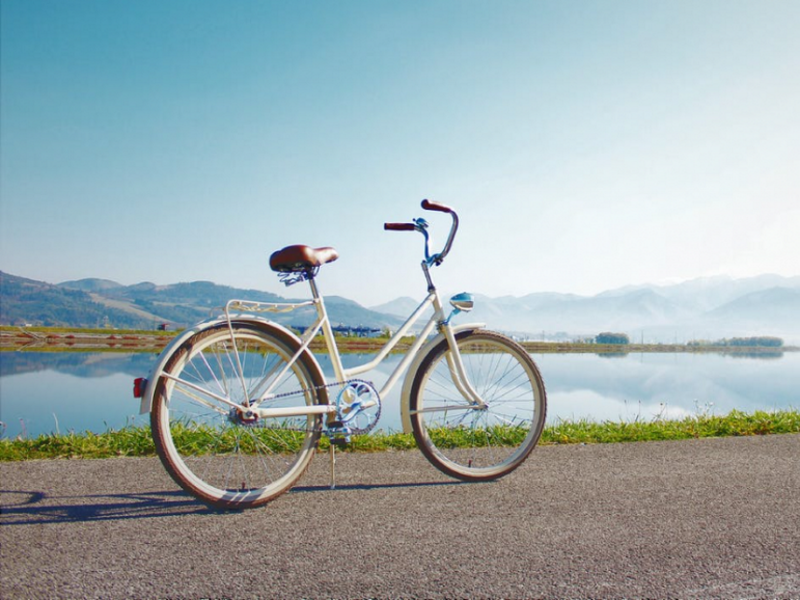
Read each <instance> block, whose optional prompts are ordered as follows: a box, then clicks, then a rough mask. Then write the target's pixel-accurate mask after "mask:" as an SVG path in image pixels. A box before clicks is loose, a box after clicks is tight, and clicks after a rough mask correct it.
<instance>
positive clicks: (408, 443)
mask: <svg viewBox="0 0 800 600" xmlns="http://www.w3.org/2000/svg"><path fill="white" fill-rule="evenodd" d="M782 433H800V411H797V410H779V411H772V412H767V411H756V412H754V413H744V412H742V411H738V410H734V411H732V412H730V413H728V414H727V415H724V416H716V415H706V414H703V415H697V416H691V417H686V418H684V419H681V420H667V419H660V418H659V419H655V420H652V421H639V420H637V421H632V422H612V421H605V422H600V423H598V422H594V421H589V420H579V421H567V420H559V421H557V422H556V423H553V424H550V425H548V426H547V427H546V428H545V430H544V432H543V433H542V437H541V440H540V442H539V443H540V444H541V445H556V444H608V443H620V442H644V441H658V440H686V439H695V438H707V437H729V436H753V435H770V434H782ZM187 435H189V434H187ZM204 435H206V433H205V432H203V431H199V432H196V436H197V440H196V443H197V444H200V445H202V444H203V436H204ZM328 447H329V445H328V440H327V438H326V437H325V436H322V438H321V440H320V450H323V451H324V450H327V449H328ZM415 447H416V443H415V441H414V436H413V435H411V434H403V433H373V434H371V435H361V436H353V438H352V442H351V443H350V444H349V446H347V448H345V451H348V452H382V451H387V450H409V449H413V448H415ZM154 455H155V446H154V444H153V438H152V436H151V434H150V427H149V426H141V427H126V428H124V429H120V430H111V431H107V432H105V433H99V434H96V433H91V432H85V433H69V434H46V435H40V436H39V437H37V438H33V439H0V461H22V460H34V459H55V458H113V457H121V456H154Z"/></svg>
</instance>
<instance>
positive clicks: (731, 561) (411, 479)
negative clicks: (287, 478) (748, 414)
mask: <svg viewBox="0 0 800 600" xmlns="http://www.w3.org/2000/svg"><path fill="white" fill-rule="evenodd" d="M327 467H328V465H327V462H326V460H325V457H324V456H318V457H317V459H316V460H315V463H314V465H313V466H312V468H311V470H310V471H309V473H308V475H307V476H306V477H305V478H304V479H303V480H301V482H300V486H299V487H297V488H295V490H293V491H292V492H290V493H289V494H286V495H284V496H283V497H281V498H279V499H278V500H276V501H274V502H273V503H271V504H270V505H268V506H267V507H266V508H263V509H258V510H255V511H246V512H242V513H216V512H213V511H210V510H207V509H206V508H204V507H203V506H202V505H200V504H198V503H196V502H194V501H193V500H192V499H191V498H190V497H188V496H186V495H184V494H183V493H181V492H179V491H176V486H175V485H174V484H173V483H172V481H171V480H170V479H169V478H168V477H167V475H166V474H165V472H164V471H163V469H161V467H160V464H159V463H158V461H157V459H155V460H151V459H114V460H98V461H77V460H76V461H34V462H27V463H19V464H8V463H5V464H2V465H0V490H2V492H1V493H0V503H1V504H2V517H0V523H1V524H2V527H0V543H2V546H1V549H0V560H1V561H2V563H1V569H0V597H2V598H57V597H60V598H79V597H104V598H125V597H145V598H155V597H171V598H175V597H183V598H198V597H212V598H219V597H228V598H245V597H248V598H253V597H276V598H306V597H324V598H329V597H332V598H362V597H363V598H366V597H450V598H452V597H463V598H467V597H470V598H474V597H623V596H624V597H686V598H689V597H721V598H732V597H738V598H760V597H781V598H798V597H800V435H783V436H769V437H759V438H737V439H734V438H729V439H718V440H697V441H688V442H664V443H661V442H658V443H656V442H650V443H637V444H614V445H596V446H592V445H590V446H566V447H542V448H538V449H537V450H536V451H535V452H534V453H533V454H532V455H531V458H530V459H529V460H528V461H527V462H526V464H525V465H523V466H522V467H521V468H520V469H519V470H518V471H517V472H515V473H514V474H513V475H511V476H509V477H507V478H506V479H503V480H501V481H499V482H495V483H489V484H461V483H457V482H453V481H451V480H448V479H446V478H444V477H443V476H440V475H439V474H438V471H436V470H434V469H433V467H431V466H430V465H428V463H427V462H425V460H424V459H423V458H422V457H421V456H420V455H419V454H418V453H417V452H393V453H384V454H375V455H363V454H362V455H344V454H340V455H339V457H338V462H337V479H338V487H337V489H336V490H333V491H332V490H330V489H328V488H327V481H326V479H327V473H328V472H327ZM330 515H333V516H335V517H337V520H336V521H332V520H330V519H329V516H330Z"/></svg>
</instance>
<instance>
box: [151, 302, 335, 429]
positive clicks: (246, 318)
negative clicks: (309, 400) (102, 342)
mask: <svg viewBox="0 0 800 600" xmlns="http://www.w3.org/2000/svg"><path fill="white" fill-rule="evenodd" d="M230 320H231V322H239V323H242V322H246V323H256V324H258V325H260V326H262V327H264V328H268V329H273V330H275V331H276V332H278V334H279V335H282V336H285V337H288V338H290V339H291V340H292V341H296V342H297V347H298V348H299V347H300V346H301V345H302V343H303V342H302V340H301V339H300V338H299V337H297V335H296V334H295V333H294V332H292V331H291V330H289V329H287V328H286V327H284V326H283V325H279V324H278V323H275V322H274V321H270V320H269V319H265V318H263V317H259V316H257V315H253V314H247V313H243V314H232V315H230ZM227 322H228V318H227V317H226V316H225V315H220V316H218V317H212V318H211V319H207V320H205V321H201V322H200V323H197V324H196V325H194V326H192V327H190V328H189V329H186V330H184V331H182V332H181V333H180V334H179V335H177V336H175V338H173V340H172V341H171V342H170V343H169V344H167V346H166V347H165V348H164V349H163V350H162V351H161V354H160V355H159V357H158V361H157V362H156V364H155V366H154V367H153V370H152V371H150V376H149V377H148V378H147V386H146V388H145V390H144V394H142V400H141V402H140V404H139V414H140V415H143V414H145V413H148V412H150V409H151V407H152V405H153V395H154V394H155V389H156V380H157V379H158V374H159V373H160V372H161V371H162V370H163V369H164V367H165V366H166V364H167V360H169V358H170V356H172V353H173V352H174V351H175V350H177V349H178V348H179V347H180V346H181V344H183V343H184V342H185V341H186V340H188V339H189V338H190V337H192V336H193V335H195V334H197V333H200V332H201V331H203V330H205V329H209V328H211V327H216V326H218V325H220V324H227ZM308 354H309V355H310V356H311V357H312V359H313V354H311V353H310V352H309V353H308ZM314 363H315V364H316V365H317V369H318V370H319V372H320V374H321V373H322V369H320V367H319V364H318V363H317V361H316V359H314ZM323 381H324V379H323Z"/></svg>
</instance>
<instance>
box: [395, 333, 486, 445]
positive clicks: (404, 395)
mask: <svg viewBox="0 0 800 600" xmlns="http://www.w3.org/2000/svg"><path fill="white" fill-rule="evenodd" d="M484 327H486V324H485V323H464V324H463V325H457V326H453V327H451V329H452V331H453V335H458V334H459V333H462V332H464V331H474V330H476V329H483V328H484ZM443 339H444V334H443V333H440V334H438V335H437V336H435V337H433V338H431V339H430V341H428V343H426V344H425V345H424V346H423V347H422V348H420V350H419V352H417V355H416V356H415V357H414V360H413V361H412V362H411V365H409V367H408V371H407V372H406V378H405V381H403V389H402V391H401V392H400V418H401V422H402V424H403V433H411V432H412V429H411V413H410V406H411V386H412V385H413V384H414V376H415V375H416V373H417V369H419V366H420V364H421V363H422V361H423V360H424V359H425V357H426V356H428V353H429V352H430V351H431V350H432V349H433V347H434V346H436V344H438V343H439V342H441V341H442V340H443Z"/></svg>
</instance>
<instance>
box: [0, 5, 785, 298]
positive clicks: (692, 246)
mask: <svg viewBox="0 0 800 600" xmlns="http://www.w3.org/2000/svg"><path fill="white" fill-rule="evenodd" d="M0 10H1V11H2V13H0V24H1V26H2V32H1V33H2V35H1V36H0V38H1V40H2V41H1V42H0V43H1V44H2V46H1V47H0V66H1V69H2V70H1V72H0V76H1V78H0V84H1V85H0V161H1V162H0V177H1V178H0V269H2V270H4V271H6V272H9V273H12V274H15V275H21V276H25V277H29V278H33V279H42V280H45V281H49V282H51V283H57V282H61V281H65V280H69V279H79V278H84V277H101V278H107V279H113V280H116V281H119V282H120V283H123V284H132V283H138V282H140V281H153V282H155V283H158V284H166V283H175V282H179V281H193V280H211V281H214V282H217V283H222V284H228V285H234V286H239V287H249V288H256V289H263V290H269V291H274V292H277V293H281V294H283V295H287V294H289V295H298V294H302V293H304V291H303V290H301V289H300V288H291V289H290V290H286V289H285V288H283V287H282V286H281V285H280V284H279V283H278V282H277V279H276V278H275V276H274V275H273V274H272V273H271V271H269V268H268V265H267V261H268V257H269V254H270V253H271V252H272V251H273V250H275V249H277V248H280V247H283V246H285V245H288V244H293V243H304V244H309V245H317V246H322V245H331V246H334V247H336V248H337V249H338V250H339V252H340V255H341V258H340V259H339V261H338V262H336V263H334V264H333V265H331V266H329V267H325V268H324V269H323V273H322V275H321V277H320V286H321V288H322V290H323V292H325V293H328V294H339V295H344V296H347V297H349V298H352V299H354V300H357V301H359V302H360V303H362V304H364V305H367V306H370V305H374V304H378V303H381V302H384V301H388V300H390V299H393V298H395V297H397V296H401V295H411V296H415V297H421V296H422V295H424V285H423V282H422V278H421V275H420V274H419V272H418V264H419V260H420V249H421V244H420V240H419V239H417V238H418V237H419V236H417V235H416V234H411V233H394V232H384V231H383V228H382V225H383V222H384V221H403V220H408V219H410V218H412V217H415V216H420V215H421V213H422V211H421V210H420V209H419V202H420V200H421V199H422V198H430V199H432V200H436V201H439V202H442V203H445V204H450V205H452V206H454V207H455V208H457V209H458V211H459V214H460V216H461V221H462V227H461V230H460V232H459V237H458V238H457V239H456V243H455V245H454V248H453V253H452V254H451V257H450V259H449V260H448V262H446V263H445V264H444V266H443V267H441V268H440V269H438V270H437V272H436V274H437V275H438V276H439V277H438V278H437V281H439V282H440V284H441V287H442V288H443V289H444V290H445V291H454V292H457V291H462V290H469V291H473V292H479V293H483V294H486V295H489V296H502V295H508V294H511V295H517V296H521V295H524V294H527V293H532V292H541V291H557V292H572V293H578V294H587V295H588V294H595V293H598V292H600V291H603V290H606V289H610V288H614V287H619V286H623V285H626V284H639V283H645V282H654V283H660V282H665V281H676V280H685V279H692V278H695V277H700V276H707V275H716V274H729V275H732V276H737V277H740V276H749V275H755V274H760V273H778V274H782V275H798V274H800V260H798V257H799V256H800V35H798V31H800V2H798V1H797V0H789V1H779V0H763V1H754V0H753V1H751V0H748V1H744V2H741V1H737V0H719V1H715V0H703V1H701V2H698V1H697V0H689V1H669V0H664V1H659V2H655V1H652V2H651V1H641V0H631V1H626V0H602V1H592V0H582V1H570V0H557V1H536V0H521V1H511V0H480V1H478V0H428V1H417V0H395V1H383V0H360V1H351V0H336V1H321V0H308V1H303V2H287V1H286V0H277V1H267V0H258V1H247V0H241V1H234V2H231V1H222V0H219V1H203V0H181V1H179V0H140V1H137V2H130V1H127V0H99V1H87V0H70V1H61V0H52V1H40V0H2V2H0ZM426 216H427V215H426ZM429 221H431V222H432V226H433V227H434V235H436V234H437V232H439V233H440V235H439V239H441V236H442V235H443V234H444V233H445V232H446V226H447V220H446V218H445V217H443V216H442V215H437V214H431V215H430V218H429Z"/></svg>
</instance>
